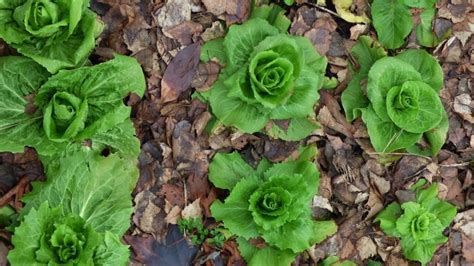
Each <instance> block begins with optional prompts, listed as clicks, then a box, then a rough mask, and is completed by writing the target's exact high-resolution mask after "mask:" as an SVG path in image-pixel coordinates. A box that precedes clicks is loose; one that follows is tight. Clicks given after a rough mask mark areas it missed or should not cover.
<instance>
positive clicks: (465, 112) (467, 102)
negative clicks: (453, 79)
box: [453, 93, 474, 124]
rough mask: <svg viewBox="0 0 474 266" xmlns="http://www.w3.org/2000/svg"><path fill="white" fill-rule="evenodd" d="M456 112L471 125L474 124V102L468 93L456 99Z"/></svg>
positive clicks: (454, 106)
mask: <svg viewBox="0 0 474 266" xmlns="http://www.w3.org/2000/svg"><path fill="white" fill-rule="evenodd" d="M453 108H454V111H455V112H456V113H458V114H459V115H461V117H462V118H464V119H465V120H467V121H468V122H469V123H473V124H474V116H473V115H472V110H473V109H474V101H473V100H472V99H471V96H470V95H469V94H468V93H463V94H461V95H458V96H456V98H454V105H453Z"/></svg>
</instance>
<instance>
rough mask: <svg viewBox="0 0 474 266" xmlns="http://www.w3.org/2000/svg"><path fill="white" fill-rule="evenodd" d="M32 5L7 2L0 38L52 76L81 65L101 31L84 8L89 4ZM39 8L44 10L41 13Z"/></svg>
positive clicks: (94, 17)
mask: <svg viewBox="0 0 474 266" xmlns="http://www.w3.org/2000/svg"><path fill="white" fill-rule="evenodd" d="M33 2H34V1H26V2H25V1H9V3H6V4H5V6H4V7H3V12H2V13H1V15H0V20H1V21H2V23H0V24H1V25H2V26H0V37H1V38H2V39H4V40H5V41H6V42H7V43H8V44H10V45H11V46H12V47H14V48H16V49H17V51H18V52H20V53H21V54H23V55H25V56H28V57H30V58H32V59H33V60H35V61H36V62H38V63H39V64H41V65H43V66H44V67H45V68H46V69H48V71H49V72H51V73H56V72H57V71H58V70H60V69H64V68H73V67H77V66H80V65H81V64H83V63H84V62H85V60H86V59H87V57H88V56H89V54H90V53H91V52H92V50H93V49H94V47H95V39H96V37H98V36H99V35H100V33H101V31H102V29H103V24H102V23H101V22H100V21H99V20H98V19H97V17H96V15H95V14H94V13H93V12H92V11H91V10H89V9H87V8H86V7H87V5H88V1H73V2H64V3H62V4H61V5H56V3H53V2H52V1H42V2H40V4H37V5H34V3H36V2H34V3H33ZM45 3H46V4H45ZM39 8H43V10H47V11H46V12H42V11H41V10H40V9H39ZM31 12H35V13H37V14H39V12H41V14H42V15H45V14H48V15H49V16H53V17H43V18H42V19H39V20H38V19H32V17H33V16H35V17H38V16H37V14H34V15H33V14H31ZM30 18H31V19H30ZM53 21H56V22H53Z"/></svg>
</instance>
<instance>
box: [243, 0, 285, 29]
mask: <svg viewBox="0 0 474 266" xmlns="http://www.w3.org/2000/svg"><path fill="white" fill-rule="evenodd" d="M285 3H286V4H288V3H289V2H288V0H285ZM288 5H291V4H288ZM255 18H259V19H264V20H266V21H268V23H270V25H272V26H273V27H275V28H277V29H279V30H280V32H286V31H288V28H290V25H291V20H289V19H288V18H287V17H286V16H285V10H284V9H283V8H281V7H279V6H277V5H274V4H272V5H263V6H260V7H254V9H253V10H252V13H251V14H250V18H249V19H255Z"/></svg>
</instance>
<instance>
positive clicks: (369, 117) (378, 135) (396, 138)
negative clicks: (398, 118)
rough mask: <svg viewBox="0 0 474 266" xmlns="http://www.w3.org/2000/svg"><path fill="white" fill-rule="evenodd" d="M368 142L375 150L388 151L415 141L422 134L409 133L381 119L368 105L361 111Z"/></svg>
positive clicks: (407, 145) (402, 147) (410, 144)
mask: <svg viewBox="0 0 474 266" xmlns="http://www.w3.org/2000/svg"><path fill="white" fill-rule="evenodd" d="M362 119H363V120H364V122H365V124H366V126H367V131H368V133H369V136H370V142H371V143H372V146H373V147H374V149H375V150H376V151H377V152H383V153H390V152H393V151H396V150H399V149H404V148H407V147H410V146H412V145H414V144H415V143H417V142H418V141H419V140H420V139H421V137H422V134H416V133H410V132H407V131H405V130H403V129H401V128H399V127H397V126H396V125H395V124H394V123H393V122H392V121H384V120H382V119H381V118H380V117H379V116H378V115H377V114H376V113H375V111H374V109H373V108H372V107H371V106H369V107H368V108H366V109H364V110H363V112H362Z"/></svg>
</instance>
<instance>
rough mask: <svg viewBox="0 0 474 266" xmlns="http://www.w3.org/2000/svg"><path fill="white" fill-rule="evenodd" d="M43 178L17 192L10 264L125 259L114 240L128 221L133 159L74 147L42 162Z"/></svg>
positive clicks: (118, 262)
mask: <svg viewBox="0 0 474 266" xmlns="http://www.w3.org/2000/svg"><path fill="white" fill-rule="evenodd" d="M46 175H47V177H48V179H47V181H46V182H44V183H41V182H35V183H33V191H32V192H31V193H29V194H27V195H25V197H24V198H23V201H24V202H25V203H26V205H25V208H24V209H23V214H25V215H24V217H23V218H24V219H23V221H22V223H21V224H20V226H19V227H17V228H16V229H15V234H14V236H13V238H12V243H13V245H14V247H15V248H14V249H13V250H12V251H11V252H10V253H9V255H8V259H9V261H10V263H11V264H12V265H25V264H27V265H59V264H61V265H63V264H66V265H125V264H126V263H127V261H128V257H129V251H128V248H127V247H126V246H124V245H123V244H121V243H120V240H119V237H121V236H122V235H123V234H124V233H125V231H126V230H127V229H128V227H129V226H130V224H129V223H130V215H131V214H132V211H133V208H132V202H131V191H132V188H133V186H134V184H135V182H136V180H137V178H138V169H137V167H136V161H132V160H129V159H122V158H120V157H119V156H118V155H117V154H111V155H109V156H108V157H102V156H100V155H97V154H96V153H95V152H94V151H81V152H75V153H73V154H71V155H67V156H65V157H62V158H60V159H58V160H57V161H54V162H51V163H49V164H48V166H47V169H46Z"/></svg>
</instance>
